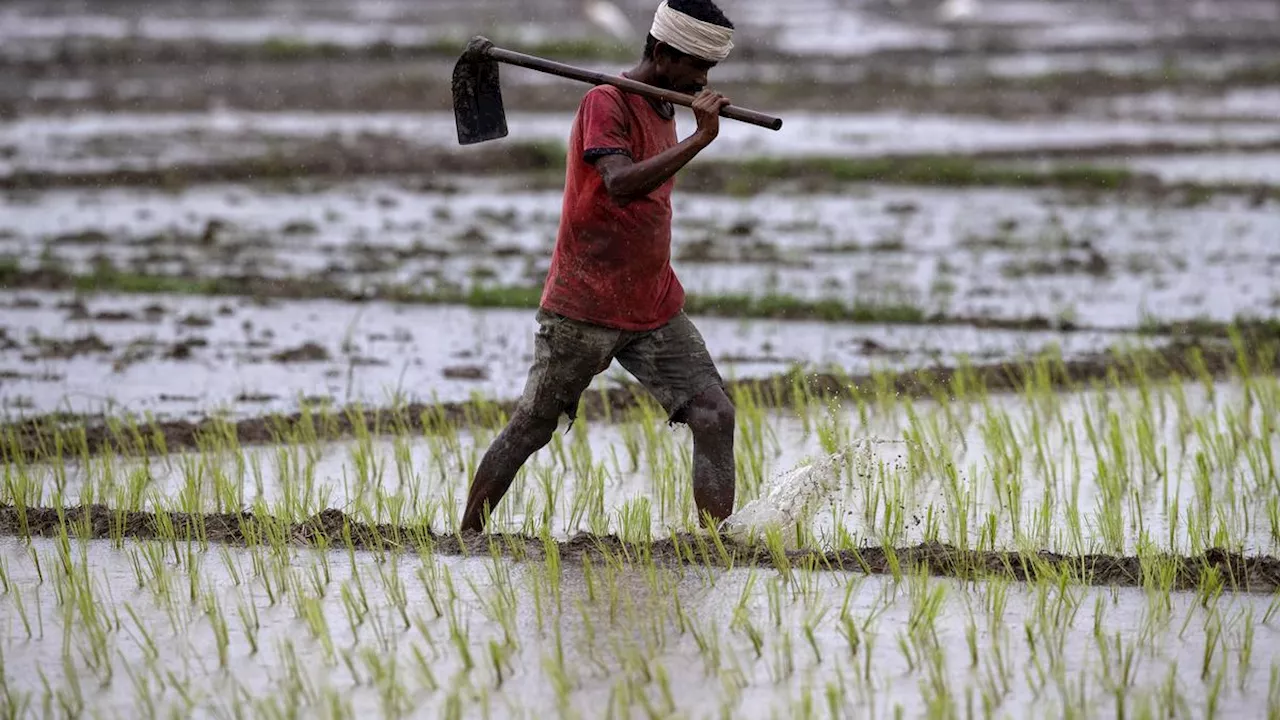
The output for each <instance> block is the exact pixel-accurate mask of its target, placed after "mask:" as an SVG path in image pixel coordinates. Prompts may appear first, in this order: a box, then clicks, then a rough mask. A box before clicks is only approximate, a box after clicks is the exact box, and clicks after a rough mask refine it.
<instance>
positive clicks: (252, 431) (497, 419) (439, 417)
mask: <svg viewBox="0 0 1280 720" xmlns="http://www.w3.org/2000/svg"><path fill="white" fill-rule="evenodd" d="M1241 343H1242V344H1241V347H1242V348H1244V349H1245V352H1244V353H1238V352H1237V351H1236V349H1235V348H1234V347H1233V346H1232V345H1230V344H1227V343H1224V342H1221V341H1213V340H1211V339H1200V338H1196V339H1192V340H1185V341H1175V342H1173V343H1171V344H1169V345H1167V346H1163V347H1160V348H1156V349H1143V350H1137V351H1129V352H1120V351H1107V352H1102V353H1098V354H1095V355H1092V356H1088V357H1083V358H1078V359H1073V360H1062V359H1061V358H1049V357H1041V358H1038V359H1036V358H1033V359H1031V360H1029V361H1009V362H999V363H990V364H985V365H972V366H967V367H932V368H922V369H918V370H909V371H903V372H898V373H879V374H861V375H851V376H842V375H836V374H833V373H799V372H793V373H786V374H781V375H775V376H772V377H767V378H757V379H744V380H737V381H731V382H728V383H726V386H727V390H728V391H729V394H730V397H733V398H735V399H744V398H749V399H750V400H751V402H753V403H755V404H756V405H759V406H762V407H770V408H780V407H795V406H798V405H800V404H803V403H807V402H813V401H819V402H822V401H828V400H852V401H859V400H866V401H871V400H874V398H875V397H876V395H877V393H890V394H893V395H896V396H907V397H912V398H920V397H937V396H942V397H952V396H954V395H955V393H956V389H957V387H963V388H968V392H973V391H974V389H979V388H980V389H985V390H986V391H988V392H1007V391H1019V390H1021V389H1022V388H1024V387H1026V386H1027V384H1028V383H1029V382H1032V381H1035V382H1037V383H1045V384H1047V385H1048V386H1049V387H1053V388H1061V389H1064V390H1073V389H1080V388H1082V387H1087V386H1089V385H1091V384H1093V383H1109V384H1113V385H1114V384H1126V383H1132V382H1135V381H1137V380H1138V379H1140V378H1141V379H1144V380H1146V381H1159V380H1164V379H1168V378H1172V377H1179V378H1199V379H1214V378H1223V377H1226V376H1228V375H1231V374H1233V373H1264V374H1265V373H1272V372H1276V371H1277V369H1280V365H1278V364H1277V360H1280V344H1277V343H1276V338H1275V336H1274V335H1267V336H1265V337H1251V336H1248V335H1246V336H1244V339H1243V340H1242V341H1241ZM652 402H653V401H652V399H650V398H649V397H648V395H646V394H645V393H644V391H643V390H639V389H636V388H634V387H619V388H610V389H608V390H601V391H591V392H588V393H586V394H585V395H584V396H583V398H582V402H581V403H580V411H581V413H582V415H583V417H584V418H585V419H587V420H589V421H592V422H600V421H604V422H616V421H625V420H628V419H635V418H636V417H637V416H638V413H636V412H635V411H636V409H637V408H638V407H640V406H641V405H642V404H643V403H649V404H652ZM514 409H515V401H513V400H512V401H493V402H487V401H479V402H475V401H472V402H458V403H438V404H424V403H411V404H406V405H404V406H401V407H395V408H375V409H362V408H354V407H349V408H345V409H342V410H337V411H330V412H327V413H321V412H319V411H318V410H314V409H313V410H308V411H304V412H299V413H292V414H289V415H279V414H277V415H268V416H262V417H254V418H246V419H243V420H239V421H235V422H232V421H230V420H226V419H221V418H208V419H205V420H201V421H197V422H192V421H186V420H167V421H154V422H141V421H138V422H136V424H131V423H130V422H128V421H125V420H123V419H121V418H112V419H108V420H107V421H105V422H104V421H102V420H101V419H97V418H90V417H81V416H70V417H68V416H66V415H49V416H41V417H36V418H32V419H28V420H23V421H20V422H14V423H10V424H8V425H4V426H0V460H2V461H4V462H6V463H9V462H20V461H21V462H41V461H48V460H55V461H61V460H65V459H67V458H72V457H84V456H90V455H97V454H100V453H104V452H113V453H117V454H122V455H133V456H140V455H150V454H164V453H167V452H173V451H178V450H184V449H194V448H199V447H202V446H210V445H212V446H225V445H226V443H227V442H228V441H232V442H235V443H238V444H263V443H281V442H288V441H289V438H291V437H307V438H314V439H315V440H317V441H328V440H336V439H339V438H342V437H348V436H350V435H352V434H353V433H355V432H356V431H357V429H359V430H360V431H361V432H369V433H371V434H375V435H377V434H384V433H407V432H422V433H427V434H432V433H436V432H440V431H442V430H443V429H445V428H447V427H458V426H463V427H486V428H495V427H500V426H501V425H502V424H503V423H504V422H505V420H506V418H507V417H509V416H510V414H511V413H512V412H513V411H514Z"/></svg>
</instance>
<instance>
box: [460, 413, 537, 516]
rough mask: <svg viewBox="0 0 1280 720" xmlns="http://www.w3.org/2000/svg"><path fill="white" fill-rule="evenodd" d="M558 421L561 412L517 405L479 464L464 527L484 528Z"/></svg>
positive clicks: (465, 513) (469, 496)
mask: <svg viewBox="0 0 1280 720" xmlns="http://www.w3.org/2000/svg"><path fill="white" fill-rule="evenodd" d="M558 422H559V417H558V416H552V417H550V418H545V417H538V416H537V415H535V414H534V413H532V412H530V411H529V410H528V409H527V408H526V407H525V406H524V403H521V404H520V406H519V407H517V408H516V411H515V412H514V413H513V414H512V415H511V421H510V422H508V423H507V426H506V427H505V428H503V429H502V432H501V433H498V437H497V438H495V439H494V441H493V444H492V445H490V446H489V449H488V450H487V451H485V454H484V458H483V459H481V460H480V466H479V467H478V468H476V476H475V480H474V481H473V482H472V483H471V492H470V494H469V495H468V496H467V509H466V511H465V512H464V513H463V515H462V529H463V530H476V531H479V530H483V529H484V523H485V521H486V520H488V518H489V512H490V511H491V510H492V509H493V508H495V507H497V505H498V501H499V500H501V499H502V496H503V495H506V494H507V490H508V489H509V488H510V487H511V482H512V481H513V480H515V477H516V473H517V472H519V471H520V468H521V466H523V465H524V463H525V461H526V460H528V459H529V456H530V455H533V454H534V453H536V452H538V451H539V450H541V449H542V448H543V447H544V446H545V445H546V444H547V443H548V442H551V435H552V434H553V433H555V431H556V425H557V424H558Z"/></svg>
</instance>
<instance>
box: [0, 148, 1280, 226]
mask: <svg viewBox="0 0 1280 720" xmlns="http://www.w3.org/2000/svg"><path fill="white" fill-rule="evenodd" d="M1276 150H1280V142H1276V141H1271V140H1269V141H1261V142H1227V141H1223V142H1215V143H1199V144H1195V143H1182V142H1166V141H1153V142H1147V143H1128V144H1126V143H1101V144H1099V143H1093V144H1085V145H1081V146H1079V147H1028V148H1021V149H1008V150H978V151H972V152H965V153H954V154H935V153H924V154H905V153H897V154H891V155H869V156H858V157H826V156H814V157H793V158H768V157H759V158H757V157H751V156H747V157H742V158H735V159H706V160H702V161H700V162H698V163H696V164H693V165H691V166H690V167H689V168H687V169H686V170H685V171H683V172H682V174H681V178H682V180H681V182H682V184H683V187H685V188H686V189H688V190H692V191H695V192H701V193H709V194H730V195H749V194H754V193H759V192H762V191H764V190H766V189H772V188H775V187H779V186H791V187H792V188H793V189H794V190H799V191H802V192H822V191H830V190H834V189H840V188H846V187H848V186H849V185H850V184H853V183H868V182H874V183H882V184H895V185H913V186H938V187H1013V188H1059V189H1063V190H1072V191H1084V192H1089V193H1107V194H1108V195H1109V196H1119V197H1122V198H1132V199H1134V200H1138V201H1143V202H1172V203H1175V204H1179V203H1187V202H1190V201H1192V200H1203V199H1204V198H1206V197H1209V196H1212V195H1216V194H1228V195H1241V196H1245V197H1249V198H1252V199H1253V200H1254V202H1257V203H1261V202H1264V201H1266V200H1269V199H1277V198H1280V188H1276V187H1274V186H1272V185H1268V184H1265V183H1238V182H1189V181H1182V182H1166V181H1164V180H1162V179H1161V178H1160V177H1159V176H1158V175H1156V174H1154V173H1142V172H1135V171H1132V170H1127V169H1124V168H1119V167H1114V166H1113V165H1114V160H1115V158H1116V157H1129V156H1143V157H1160V156H1174V155H1177V156H1185V155H1188V154H1195V153H1221V152H1233V153H1266V152H1273V151H1276ZM564 153H565V150H564V147H563V145H562V144H561V143H558V142H547V141H539V140H533V141H530V140H520V139H518V138H510V139H508V140H506V141H503V142H496V143H490V144H488V145H485V146H480V147H473V148H467V149H465V150H454V149H449V148H445V147H439V146H424V145H417V144H414V143H412V142H410V141H408V140H406V139H405V138H403V137H398V136H394V135H380V134H374V133H366V134H362V135H360V136H359V137H357V138H354V139H350V140H340V139H335V138H325V139H321V140H306V141H300V142H298V143H296V144H293V145H291V146H290V147H289V148H287V149H281V150H278V151H272V152H270V153H267V154H265V155H261V156H257V157H240V158H231V159H210V160H205V161H194V162H176V163H172V164H166V165H161V166H156V167H117V168H110V169H92V170H30V169H20V170H17V171H14V172H11V173H9V174H6V175H0V191H6V192H11V193H14V192H17V193H21V192H29V191H39V190H51V189H58V188H102V187H121V188H123V187H137V188H154V189H161V190H179V189H182V188H187V187H191V186H195V185H201V184H206V183H283V184H284V185H285V186H286V187H288V186H290V185H291V184H297V183H305V184H306V186H307V187H310V186H312V185H314V183H317V182H325V181H345V180H351V179H353V178H360V177H379V178H388V177H400V178H407V179H409V180H411V181H420V182H421V186H422V187H423V188H424V189H439V187H438V181H437V180H436V178H440V177H448V176H464V175H465V176H472V177H505V178H510V177H512V176H516V177H519V178H520V181H521V185H522V186H523V187H524V189H526V190H559V189H561V188H562V187H563V183H564V172H563V168H564V161H565V157H564ZM1091 160H1097V161H1098V162H1099V164H1098V165H1097V166H1092V165H1090V164H1089V162H1090V161H1091ZM424 171H425V172H430V175H429V176H424V175H423V173H424ZM212 241H213V238H212V237H211V236H210V234H209V233H208V232H206V234H205V237H203V238H202V242H203V243H204V244H212ZM54 244H55V245H57V244H58V243H54ZM63 244H66V243H63Z"/></svg>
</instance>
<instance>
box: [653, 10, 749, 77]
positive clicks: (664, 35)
mask: <svg viewBox="0 0 1280 720" xmlns="http://www.w3.org/2000/svg"><path fill="white" fill-rule="evenodd" d="M649 34H650V35H652V36H653V37H654V38H655V39H657V40H661V41H662V42H664V43H666V44H668V45H670V46H671V47H673V48H675V49H677V50H679V51H680V52H682V53H685V54H687V55H693V56H694V57H698V58H702V59H703V60H706V61H708V62H720V61H721V60H723V59H725V58H726V57H728V56H729V51H730V50H732V49H733V41H732V38H733V29H732V28H727V27H721V26H719V25H716V24H715V23H709V22H706V21H705V20H699V19H698V18H696V17H693V16H692V15H686V14H684V13H682V12H680V11H679V10H672V9H671V8H670V7H669V6H668V5H667V0H662V4H661V5H659V6H658V10H657V11H656V12H655V13H654V14H653V27H651V28H649Z"/></svg>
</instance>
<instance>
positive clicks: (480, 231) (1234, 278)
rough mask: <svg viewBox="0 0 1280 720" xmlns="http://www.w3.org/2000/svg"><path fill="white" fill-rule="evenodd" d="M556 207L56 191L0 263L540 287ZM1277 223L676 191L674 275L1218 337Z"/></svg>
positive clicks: (812, 294) (1214, 211)
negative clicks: (105, 264)
mask: <svg viewBox="0 0 1280 720" xmlns="http://www.w3.org/2000/svg"><path fill="white" fill-rule="evenodd" d="M1245 161H1246V162H1248V161H1247V160H1245ZM1135 162H1137V161H1135ZM1143 162H1145V161H1143ZM1171 162H1172V160H1171ZM1206 162H1211V159H1209V160H1206ZM1263 164H1265V162H1263ZM1254 165H1257V163H1254ZM560 201H561V198H560V194H559V192H558V191H539V192H531V191H528V190H526V189H523V188H520V187H519V186H518V185H517V186H514V187H513V186H509V185H502V184H495V183H492V182H477V181H474V180H471V181H464V180H459V182H458V183H457V185H456V187H455V186H453V184H452V183H445V184H444V185H440V184H439V183H437V184H436V185H432V186H429V187H428V188H426V189H423V188H421V187H416V186H415V185H414V183H413V182H411V181H410V182H387V181H369V182H360V183H351V184H346V183H343V184H337V185H332V186H326V187H321V188H316V189H313V190H311V191H301V192H297V193H294V192H287V191H274V190H268V189H261V188H246V187H242V186H228V185H215V186H203V187H198V188H191V189H188V190H185V191H182V192H179V193H177V194H176V195H162V194H158V193H152V192H146V191H125V190H114V191H78V190H77V191H72V190H63V191H56V192H49V193H40V194H36V195H34V196H25V197H13V198H9V199H7V200H5V201H0V209H3V212H4V219H3V220H0V254H7V255H11V256H13V257H15V258H16V259H17V260H18V261H19V263H20V265H21V266H22V267H24V268H29V269H34V268H36V267H40V266H41V265H42V264H53V265H54V266H55V267H62V268H64V269H67V270H70V271H73V272H90V271H91V270H93V269H94V268H95V267H96V266H97V264H99V263H100V262H102V260H103V259H104V258H105V259H107V260H109V261H110V262H111V263H112V264H113V265H114V266H116V267H119V268H127V269H129V270H133V271H137V272H145V273H152V274H184V275H195V276H202V277H208V276H215V277H217V276H224V275H232V276H242V275H243V276H252V277H257V276H265V277H277V278H279V277H295V278H297V277H301V278H309V277H315V276H317V275H322V276H323V277H322V279H323V280H324V281H325V282H326V283H329V284H336V285H337V287H339V288H341V289H343V290H345V291H347V292H359V291H360V290H361V288H366V287H369V286H378V285H384V286H385V285H399V286H404V287H407V288H409V289H411V290H414V291H418V292H430V291H433V290H439V289H442V288H447V287H456V286H459V285H461V286H469V285H474V284H490V285H493V284H497V285H521V286H526V287H537V286H540V284H541V282H542V280H543V276H544V275H545V271H546V264H547V262H549V257H550V250H551V246H552V244H553V240H554V235H555V228H556V224H557V222H558V218H559V212H560ZM1274 210H1275V208H1274V203H1264V204H1261V205H1257V204H1255V203H1252V202H1251V201H1250V200H1248V199H1246V198H1231V197H1220V198H1216V199H1213V200H1212V201H1210V202H1206V203H1203V204H1200V205H1197V206H1194V207H1174V206H1170V205H1167V204H1166V205H1152V206H1143V205H1138V204H1134V203H1130V202H1115V203H1111V202H1093V201H1089V202H1084V201H1078V200H1075V199H1073V198H1072V197H1071V196H1069V195H1066V196H1064V195H1062V194H1058V193H1052V192H1038V191H1029V190H1027V191H1019V190H1011V189H1001V190H991V189H971V190H933V189H920V188H894V187H889V188H886V187H870V188H858V189H851V190H849V191H847V192H830V193H814V194H806V195H793V194H767V195H762V196H759V197H752V198H734V197H728V196H714V195H682V196H679V197H678V198H677V200H676V205H675V217H676V220H675V228H674V238H673V242H674V245H673V262H674V264H675V267H676V270H677V272H678V273H679V274H680V277H681V279H682V281H683V282H684V284H685V286H686V288H687V289H689V291H690V292H692V293H704V294H705V293H717V294H724V293H729V294H749V295H757V296H758V295H760V294H762V293H779V294H785V295H791V296H797V297H802V298H808V299H817V298H832V299H837V300H840V301H842V302H845V303H852V302H862V303H868V302H870V303H877V304H884V303H886V302H889V303H902V304H909V305H913V306H916V307H921V308H923V309H924V310H925V311H926V312H930V313H933V312H942V313H945V314H949V315H963V316H975V315H978V316H993V317H1002V318H1027V317H1031V316H1039V317H1043V318H1051V319H1054V318H1059V319H1068V320H1070V321H1071V322H1073V323H1075V324H1077V325H1083V326H1093V327H1109V328H1134V327H1137V326H1138V325H1139V324H1141V323H1142V322H1143V321H1144V319H1146V318H1148V317H1150V318H1154V319H1158V320H1164V321H1171V320H1186V319H1190V318H1211V319H1214V320H1219V321H1227V320H1230V319H1233V318H1235V317H1236V316H1238V315H1249V316H1262V317H1268V316H1272V315H1274V314H1275V312H1276V308H1277V307H1278V305H1277V303H1280V294H1278V293H1277V290H1276V287H1275V284H1274V283H1273V282H1272V281H1271V277H1272V276H1273V275H1274V272H1275V269H1276V267H1277V266H1280V253H1277V251H1276V248H1275V246H1274V243H1273V242H1272V239H1273V238H1274V237H1275V236H1276V234H1277V232H1280V225H1278V222H1277V218H1278V217H1280V215H1278V214H1277V213H1276V212H1275V211H1274ZM1210 288H1212V292H1210V291H1209V289H1210Z"/></svg>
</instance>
